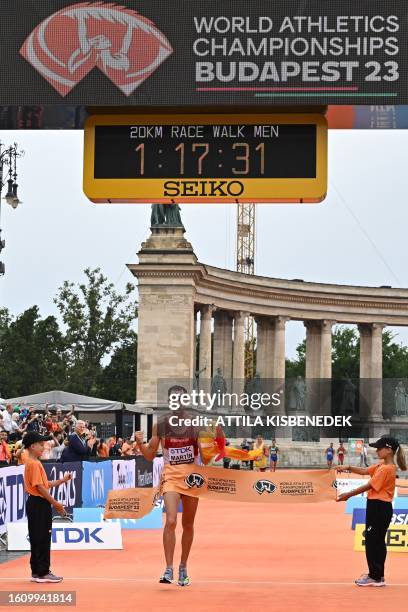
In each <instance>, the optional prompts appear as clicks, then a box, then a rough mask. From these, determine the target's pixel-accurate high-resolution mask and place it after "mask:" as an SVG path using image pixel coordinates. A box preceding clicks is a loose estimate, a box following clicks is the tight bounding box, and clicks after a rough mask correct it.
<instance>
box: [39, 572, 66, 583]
mask: <svg viewBox="0 0 408 612" xmlns="http://www.w3.org/2000/svg"><path fill="white" fill-rule="evenodd" d="M62 581H63V578H62V576H54V574H51V572H50V573H49V574H45V576H36V577H35V578H34V576H33V582H62Z"/></svg>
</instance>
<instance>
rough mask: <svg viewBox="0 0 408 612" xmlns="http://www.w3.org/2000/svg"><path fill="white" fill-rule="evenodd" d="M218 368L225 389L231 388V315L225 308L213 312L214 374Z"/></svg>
mask: <svg viewBox="0 0 408 612" xmlns="http://www.w3.org/2000/svg"><path fill="white" fill-rule="evenodd" d="M218 368H220V369H221V372H222V375H223V377H224V378H225V380H226V383H227V389H228V390H230V389H231V377H232V317H231V315H230V313H229V312H227V311H225V310H217V311H216V312H215V313H214V349H213V371H212V375H213V376H215V374H216V373H217V369H218Z"/></svg>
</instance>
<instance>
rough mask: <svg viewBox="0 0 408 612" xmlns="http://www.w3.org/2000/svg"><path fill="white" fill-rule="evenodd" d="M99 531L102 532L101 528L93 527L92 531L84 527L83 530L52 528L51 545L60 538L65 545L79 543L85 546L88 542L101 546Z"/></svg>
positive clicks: (76, 528)
mask: <svg viewBox="0 0 408 612" xmlns="http://www.w3.org/2000/svg"><path fill="white" fill-rule="evenodd" d="M100 531H102V527H95V529H92V530H91V529H90V528H89V527H84V528H83V529H79V528H78V527H53V528H52V543H53V544H56V543H57V542H58V541H61V538H62V539H63V542H65V544H79V543H80V542H84V543H85V544H89V543H90V542H96V543H97V544H103V540H101V538H99V537H98V533H99V532H100Z"/></svg>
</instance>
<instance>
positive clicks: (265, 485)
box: [254, 480, 276, 495]
mask: <svg viewBox="0 0 408 612" xmlns="http://www.w3.org/2000/svg"><path fill="white" fill-rule="evenodd" d="M254 489H255V491H256V492H257V493H259V495H262V493H264V492H265V491H266V493H269V495H271V494H272V493H274V492H275V491H276V485H275V484H274V483H273V482H272V481H271V480H257V481H256V483H255V484H254Z"/></svg>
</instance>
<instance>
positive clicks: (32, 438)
mask: <svg viewBox="0 0 408 612" xmlns="http://www.w3.org/2000/svg"><path fill="white" fill-rule="evenodd" d="M47 440H52V436H41V435H40V434H39V433H37V432H36V431H29V432H28V433H26V435H25V436H24V438H23V446H25V447H26V448H29V447H30V446H31V445H32V444H35V443H36V442H46V441H47Z"/></svg>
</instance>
